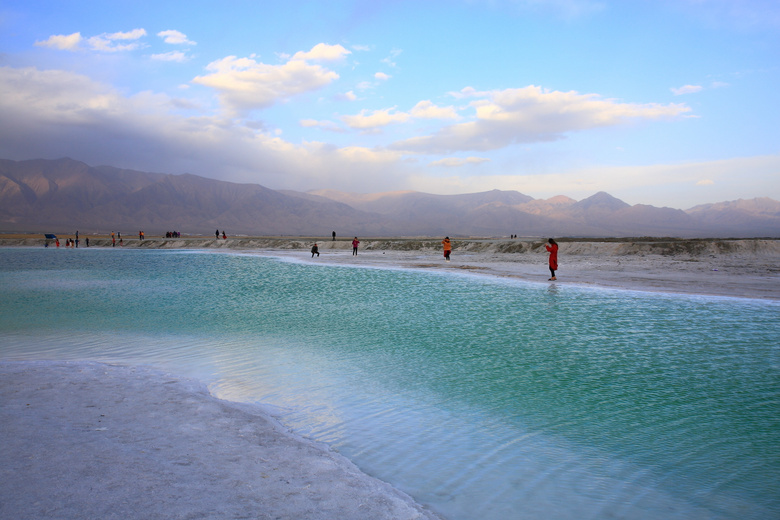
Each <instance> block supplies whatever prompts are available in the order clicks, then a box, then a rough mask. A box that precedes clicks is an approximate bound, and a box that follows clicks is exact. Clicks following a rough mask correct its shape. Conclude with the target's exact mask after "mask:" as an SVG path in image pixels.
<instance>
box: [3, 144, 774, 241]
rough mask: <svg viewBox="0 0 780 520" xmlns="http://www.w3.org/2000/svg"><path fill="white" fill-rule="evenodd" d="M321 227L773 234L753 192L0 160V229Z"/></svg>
mask: <svg viewBox="0 0 780 520" xmlns="http://www.w3.org/2000/svg"><path fill="white" fill-rule="evenodd" d="M70 228H73V229H75V228H80V229H82V230H84V231H85V232H92V231H101V232H109V231H111V230H123V231H125V232H132V233H135V232H137V231H138V230H141V229H143V230H145V231H146V232H147V234H152V233H163V232H165V231H168V230H177V231H182V232H185V233H198V234H210V233H212V232H213V230H214V229H217V228H219V229H220V230H221V229H225V230H227V231H228V233H229V234H249V235H307V236H329V235H330V233H331V231H332V230H336V231H337V233H338V234H339V236H347V235H350V236H351V235H363V236H383V235H384V236H438V235H452V236H507V235H510V234H518V235H520V236H541V235H543V236H547V235H550V236H593V237H600V236H601V237H604V236H618V237H619V236H680V237H695V236H712V237H718V236H721V237H726V236H729V237H760V236H778V235H780V202H778V201H775V200H773V199H770V198H767V197H762V198H756V199H751V200H742V199H740V200H736V201H728V202H718V203H712V204H704V205H700V206H696V207H694V208H691V209H689V210H687V211H683V210H679V209H673V208H658V207H655V206H649V205H643V204H637V205H634V206H631V205H629V204H626V203H625V202H623V201H621V200H619V199H617V198H615V197H613V196H611V195H609V194H608V193H605V192H599V193H596V194H595V195H593V196H591V197H588V198H586V199H583V200H581V201H575V200H574V199H571V198H569V197H566V196H563V195H559V196H556V197H552V198H550V199H546V200H542V199H534V198H532V197H530V196H528V195H525V194H522V193H519V192H517V191H501V190H492V191H487V192H481V193H469V194H463V195H434V194H429V193H421V192H413V191H398V192H390V193H373V194H356V193H345V192H339V191H335V190H314V191H309V192H305V193H302V192H296V191H289V190H280V191H276V190H271V189H269V188H265V187H263V186H260V185H257V184H237V183H231V182H225V181H218V180H214V179H208V178H205V177H199V176H196V175H190V174H183V175H170V174H163V173H150V172H139V171H134V170H126V169H120V168H114V167H111V166H98V167H90V166H88V165H86V164H84V163H82V162H79V161H75V160H72V159H58V160H42V159H36V160H30V161H10V160H0V230H2V231H51V230H64V229H70Z"/></svg>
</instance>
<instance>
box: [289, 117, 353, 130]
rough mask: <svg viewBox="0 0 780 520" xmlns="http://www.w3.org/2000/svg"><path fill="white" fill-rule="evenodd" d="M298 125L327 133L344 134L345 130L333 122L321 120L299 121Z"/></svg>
mask: <svg viewBox="0 0 780 520" xmlns="http://www.w3.org/2000/svg"><path fill="white" fill-rule="evenodd" d="M300 125H301V126H302V127H304V128H319V129H321V130H325V131H327V132H337V133H344V132H346V130H345V129H344V128H342V127H341V126H339V125H338V124H337V123H335V122H334V121H329V120H327V119H326V120H323V121H318V120H316V119H301V121H300Z"/></svg>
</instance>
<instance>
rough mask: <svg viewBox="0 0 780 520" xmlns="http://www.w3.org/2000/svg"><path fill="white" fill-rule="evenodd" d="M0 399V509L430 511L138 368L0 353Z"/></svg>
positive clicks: (239, 408)
mask: <svg viewBox="0 0 780 520" xmlns="http://www.w3.org/2000/svg"><path fill="white" fill-rule="evenodd" d="M0 402H2V406H0V462H1V464H0V482H2V485H0V518H24V519H37V518H102V519H113V518H115V519H136V518H138V519H140V518H144V519H145V518H215V519H217V518H219V519H224V518H275V519H276V518H284V519H333V518H339V519H366V518H371V519H394V520H395V519H424V518H428V519H433V518H437V517H436V516H435V515H434V514H432V513H430V512H429V511H427V510H425V509H423V508H422V507H421V506H419V505H417V504H415V503H414V502H413V501H412V499H411V498H409V497H408V496H407V495H405V494H403V493H401V492H400V491H397V490H396V489H394V488H393V487H391V486H390V485H388V484H386V483H384V482H381V481H379V480H377V479H374V478H372V477H369V476H368V475H365V474H364V473H362V472H361V471H360V470H358V469H357V468H356V467H355V466H354V465H353V464H352V463H351V462H349V461H348V460H347V459H345V458H344V457H342V456H340V455H338V454H336V453H334V452H332V451H329V450H328V448H327V447H325V446H322V445H319V444H315V443H313V442H310V441H306V440H303V439H301V438H298V437H295V436H294V435H292V434H291V433H289V432H288V431H287V430H285V429H284V428H283V427H281V426H280V425H279V424H278V423H276V422H275V421H274V420H272V419H270V418H269V417H268V416H266V415H263V414H262V413H261V412H260V411H259V409H257V408H254V407H250V406H247V405H239V404H236V403H230V402H226V401H221V400H219V399H216V398H214V397H212V396H210V395H209V394H208V393H207V392H206V391H205V390H204V388H203V387H202V386H201V385H200V384H199V383H197V382H194V381H189V380H184V379H180V378H177V377H175V376H171V375H169V374H164V373H161V372H156V371H153V370H151V369H147V368H141V367H124V366H111V365H104V364H100V363H68V362H0Z"/></svg>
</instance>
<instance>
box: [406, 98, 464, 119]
mask: <svg viewBox="0 0 780 520" xmlns="http://www.w3.org/2000/svg"><path fill="white" fill-rule="evenodd" d="M411 114H412V115H413V116H414V117H417V118H420V119H458V112H457V111H456V110H455V107H452V106H449V107H439V106H436V105H434V104H433V103H432V102H431V101H429V100H425V101H420V102H419V103H417V104H416V105H415V106H414V108H412V110H411Z"/></svg>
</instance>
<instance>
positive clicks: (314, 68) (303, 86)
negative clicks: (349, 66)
mask: <svg viewBox="0 0 780 520" xmlns="http://www.w3.org/2000/svg"><path fill="white" fill-rule="evenodd" d="M345 54H349V51H348V50H346V49H344V47H342V46H341V45H325V44H322V43H320V44H317V45H315V46H314V47H313V48H312V49H311V50H310V51H309V52H298V53H296V54H295V55H294V56H293V57H292V58H291V59H290V60H289V61H287V62H286V63H283V64H281V65H269V64H266V63H262V62H258V61H256V60H255V59H253V58H251V57H250V58H238V57H236V56H227V57H225V58H222V59H220V60H216V61H213V62H211V63H209V65H208V66H207V67H206V69H207V70H208V71H209V72H210V74H207V75H204V76H197V77H196V78H194V79H193V80H192V81H193V83H197V84H200V85H204V86H207V87H211V88H213V89H214V90H215V91H216V92H217V95H218V97H219V100H220V102H221V103H222V105H223V107H224V108H225V109H226V110H227V111H228V112H229V113H234V114H240V113H244V112H246V111H249V110H253V109H262V108H268V107H270V106H271V105H273V104H275V103H278V102H280V101H285V100H287V99H289V98H291V97H293V96H296V95H299V94H303V93H306V92H311V91H314V90H318V89H320V88H322V87H324V86H325V85H328V84H329V83H331V82H333V81H335V80H336V79H338V78H339V75H338V74H337V73H336V72H334V71H332V70H329V69H327V68H324V67H322V66H320V65H314V64H310V63H309V62H308V61H307V60H329V61H330V60H336V59H338V58H340V57H343V56H344V55H345Z"/></svg>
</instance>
